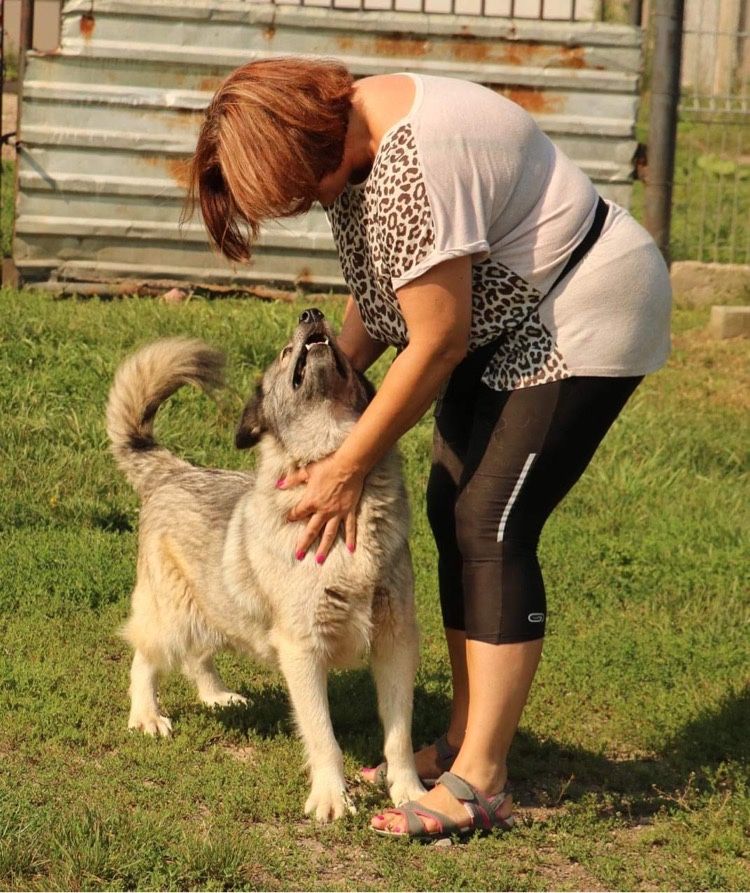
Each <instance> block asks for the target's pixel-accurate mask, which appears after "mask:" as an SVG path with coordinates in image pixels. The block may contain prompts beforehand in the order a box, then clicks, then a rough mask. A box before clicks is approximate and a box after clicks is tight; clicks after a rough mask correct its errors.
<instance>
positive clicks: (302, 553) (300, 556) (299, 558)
mask: <svg viewBox="0 0 750 893" xmlns="http://www.w3.org/2000/svg"><path fill="white" fill-rule="evenodd" d="M305 555H307V552H305V551H304V550H303V549H297V551H296V552H295V553H294V557H295V558H296V559H297V561H302V559H303V558H304V557H305Z"/></svg>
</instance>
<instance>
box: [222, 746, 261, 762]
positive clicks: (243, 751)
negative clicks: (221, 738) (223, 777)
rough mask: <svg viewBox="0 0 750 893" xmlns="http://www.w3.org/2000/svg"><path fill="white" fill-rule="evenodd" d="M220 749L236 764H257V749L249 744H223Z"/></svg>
mask: <svg viewBox="0 0 750 893" xmlns="http://www.w3.org/2000/svg"><path fill="white" fill-rule="evenodd" d="M222 749H223V750H224V752H225V753H227V754H229V756H230V757H232V759H234V760H237V762H238V763H244V764H245V765H246V766H257V764H258V757H257V748H256V747H253V746H252V745H250V744H243V745H239V744H237V745H235V744H225V745H224V746H223V748H222Z"/></svg>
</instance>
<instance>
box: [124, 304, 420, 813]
mask: <svg viewBox="0 0 750 893" xmlns="http://www.w3.org/2000/svg"><path fill="white" fill-rule="evenodd" d="M222 372H223V356H222V355H221V354H220V353H218V352H217V351H215V350H213V349H211V348H210V347H208V346H207V345H206V344H204V343H203V342H201V341H198V340H191V339H180V338H173V339H166V340H162V341H157V342H155V343H153V344H150V345H148V346H146V347H144V348H142V349H141V350H140V351H138V352H137V353H136V354H134V355H133V356H131V357H130V358H128V359H127V360H126V361H125V362H124V363H123V364H122V366H121V367H120V368H119V370H118V371H117V374H116V376H115V380H114V384H113V386H112V390H111V392H110V396H109V404H108V407H107V431H108V434H109V437H110V440H111V443H112V451H113V453H114V455H115V458H116V460H117V463H118V465H119V467H120V468H121V470H122V471H123V472H124V473H125V475H126V476H127V478H128V480H129V481H130V483H131V484H132V485H133V487H134V488H135V490H136V491H137V493H138V495H139V496H140V499H141V502H142V505H141V515H140V531H139V549H138V570H137V580H136V585H135V589H134V591H133V597H132V608H131V613H130V617H129V619H128V621H127V622H126V624H125V627H124V629H123V635H124V636H125V638H126V639H127V641H128V642H129V643H130V644H131V645H132V647H133V649H134V652H135V653H134V656H133V664H132V668H131V677H130V679H131V681H130V697H131V709H130V720H129V724H128V725H129V727H130V728H135V729H141V730H143V731H144V732H147V733H149V734H151V735H169V733H170V732H171V724H170V721H169V719H168V718H167V717H166V716H165V715H163V714H162V712H161V710H160V707H159V702H158V692H157V684H158V678H159V675H160V674H161V673H163V672H164V671H167V670H169V669H172V668H181V669H182V670H183V672H184V673H185V674H186V676H187V677H188V678H189V679H191V680H192V681H193V682H194V684H195V685H196V688H197V690H198V696H199V698H200V699H201V701H203V703H205V704H209V705H225V704H229V703H231V702H243V701H244V700H245V699H244V698H243V697H242V696H241V695H239V694H236V693H234V692H231V691H229V690H228V689H227V688H226V686H225V685H224V683H223V682H222V680H221V678H220V677H219V675H218V673H217V671H216V667H215V666H214V662H213V656H214V655H215V653H216V652H217V651H219V650H220V649H222V648H231V649H233V650H235V651H238V652H244V653H247V654H251V655H254V656H256V657H258V658H261V659H264V660H266V661H270V662H272V663H274V664H275V665H277V666H278V667H279V668H280V670H281V672H282V673H283V675H284V677H285V679H286V683H287V686H288V689H289V694H290V697H291V701H292V706H293V709H294V715H295V719H296V722H297V726H298V728H299V731H300V734H301V737H302V739H303V741H304V745H305V750H306V753H307V759H308V764H309V767H310V774H311V790H310V795H309V797H308V798H307V802H306V804H305V812H307V813H314V814H315V816H316V818H317V819H319V820H320V821H328V820H329V819H331V818H338V817H340V816H341V815H343V814H344V812H345V811H346V810H348V809H351V804H350V801H349V799H348V797H347V795H346V788H345V780H344V771H343V760H342V755H341V750H340V748H339V746H338V744H337V742H336V739H335V737H334V734H333V728H332V725H331V718H330V713H329V707H328V697H327V674H328V671H329V669H331V668H332V667H346V666H351V665H353V664H354V663H356V662H357V661H358V660H359V659H361V658H363V657H365V656H367V655H368V654H369V656H370V658H371V664H372V670H373V675H374V678H375V684H376V688H377V694H378V708H379V712H380V717H381V719H382V722H383V726H384V730H385V743H384V751H385V757H386V761H387V765H388V784H389V789H390V794H391V797H392V799H393V800H394V802H396V803H399V802H402V801H404V800H409V799H412V798H414V797H416V796H419V794H420V793H421V792H422V790H423V788H422V785H421V783H420V781H419V779H418V777H417V774H416V770H415V767H414V759H413V754H412V746H411V717H412V696H413V685H414V676H415V673H416V667H417V660H418V636H417V625H416V620H415V611H414V596H413V579H412V568H411V558H410V554H409V547H408V542H407V537H408V526H409V521H408V508H407V502H406V493H405V489H404V484H403V480H402V476H401V463H400V459H399V457H398V455H397V453H396V451H395V450H392V451H390V452H389V453H388V454H387V455H386V456H385V457H384V458H383V459H382V460H381V461H380V462H379V463H378V464H377V465H376V466H375V468H374V469H373V470H372V471H371V472H370V474H369V475H368V476H367V478H366V482H365V487H364V490H363V493H362V498H361V502H360V504H359V508H358V514H357V547H356V550H355V551H354V552H353V553H349V551H348V550H347V549H346V547H345V544H344V543H343V542H342V541H341V540H339V541H337V543H336V544H335V545H334V547H333V548H332V550H331V552H330V554H329V556H328V558H327V560H326V561H325V563H324V564H322V565H319V564H317V563H316V562H315V558H314V555H313V554H311V553H308V555H307V557H306V558H304V560H301V561H300V560H297V559H296V557H295V555H294V549H295V543H296V541H297V538H298V536H299V534H300V530H301V528H302V527H303V526H304V522H297V523H289V522H288V521H287V520H286V516H287V514H288V512H289V511H290V509H291V508H292V507H293V506H294V504H295V503H296V502H297V501H298V500H299V499H300V496H301V494H302V492H303V491H302V490H300V489H294V490H291V491H284V490H279V489H278V488H277V487H276V482H277V480H278V479H279V478H281V477H283V476H284V475H285V474H288V473H289V471H290V470H291V469H294V468H298V467H301V466H304V465H306V464H308V463H310V462H314V461H316V460H319V459H321V458H323V457H324V456H327V455H328V454H330V453H332V452H333V451H334V450H336V449H337V448H338V447H339V446H340V445H341V443H342V442H343V440H344V438H345V437H346V435H347V433H348V432H349V431H350V430H351V428H352V427H353V426H354V424H355V423H356V421H357V418H358V417H359V416H360V415H361V414H362V412H363V411H364V409H365V408H366V406H367V403H368V401H369V399H371V397H372V393H373V392H372V388H371V386H370V385H369V384H368V383H367V382H366V380H365V379H364V377H363V376H361V375H360V374H359V373H357V372H356V371H355V370H354V369H353V368H352V366H351V364H350V363H349V361H348V359H347V357H346V356H345V354H344V353H343V352H342V350H341V349H340V348H339V346H338V345H337V343H336V339H335V337H334V334H333V332H332V330H331V328H330V326H329V325H328V323H327V322H326V320H325V318H324V316H323V314H322V313H321V312H320V311H319V310H315V309H311V310H306V311H305V312H304V313H303V314H302V316H301V317H300V324H299V326H298V327H297V328H296V330H295V332H294V335H293V337H292V339H291V340H290V342H289V343H288V344H287V345H286V346H285V347H284V348H283V350H282V351H281V353H280V354H279V355H278V356H277V357H276V359H275V360H274V361H273V362H272V363H271V365H270V366H269V368H268V369H267V370H266V372H265V374H264V375H263V379H262V382H261V384H260V385H259V386H258V388H257V390H256V391H255V393H254V394H253V395H252V396H251V398H250V400H249V401H248V403H247V404H246V406H245V409H244V412H243V414H242V418H241V421H240V424H239V428H238V430H237V435H236V442H237V445H238V446H239V447H249V446H254V445H255V444H256V443H257V444H258V449H259V456H258V462H257V470H256V471H255V472H237V471H224V470H219V469H212V468H210V469H209V468H197V467H195V466H193V465H191V464H189V463H188V462H185V461H183V460H182V459H179V458H178V457H176V456H175V455H173V454H172V453H171V452H170V451H169V450H167V449H165V448H164V447H161V446H159V445H158V444H157V443H156V441H155V440H154V434H153V422H154V416H155V415H156V412H157V410H158V408H159V406H160V405H161V404H162V403H163V402H164V401H165V400H166V399H167V398H168V397H169V396H170V395H171V394H173V393H174V392H175V391H176V390H177V389H178V388H179V387H181V386H182V385H184V384H188V383H191V384H194V385H197V386H199V387H201V388H204V389H210V388H212V387H215V386H218V385H219V384H220V383H221V380H222Z"/></svg>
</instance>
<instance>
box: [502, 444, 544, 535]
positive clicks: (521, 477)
mask: <svg viewBox="0 0 750 893" xmlns="http://www.w3.org/2000/svg"><path fill="white" fill-rule="evenodd" d="M534 459H536V453H529V455H528V458H527V459H526V463H525V465H524V466H523V468H522V469H521V474H520V475H519V476H518V480H517V481H516V486H515V487H514V488H513V492H512V493H511V494H510V499H509V500H508V503H507V505H506V506H505V511H504V512H503V516H502V518H501V519H500V526H499V527H498V529H497V541H498V542H499V543H501V542H502V541H503V534H504V533H505V525H506V524H507V523H508V516H509V515H510V510H511V509H512V508H513V503H514V502H515V501H516V499H518V494H519V493H520V492H521V487H523V482H524V481H525V480H526V475H527V474H528V473H529V469H530V468H531V466H532V464H533V463H534Z"/></svg>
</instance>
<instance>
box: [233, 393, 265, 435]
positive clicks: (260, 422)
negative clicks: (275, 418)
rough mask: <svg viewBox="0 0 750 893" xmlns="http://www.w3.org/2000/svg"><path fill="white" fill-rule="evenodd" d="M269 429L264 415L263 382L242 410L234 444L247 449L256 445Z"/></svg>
mask: <svg viewBox="0 0 750 893" xmlns="http://www.w3.org/2000/svg"><path fill="white" fill-rule="evenodd" d="M267 430H268V428H267V426H266V420H265V418H264V415H263V384H262V383H261V384H259V385H258V386H257V388H256V389H255V393H254V394H253V396H252V397H251V398H250V399H249V400H248V401H247V403H246V404H245V408H244V409H243V410H242V416H241V418H240V423H239V425H238V426H237V433H236V434H235V435H234V445H235V446H236V447H237V449H238V450H246V449H248V448H249V447H252V446H255V444H256V443H257V442H258V441H259V440H260V438H261V436H262V435H263V434H264V432H265V431H267Z"/></svg>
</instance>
